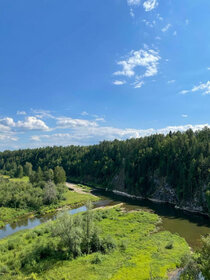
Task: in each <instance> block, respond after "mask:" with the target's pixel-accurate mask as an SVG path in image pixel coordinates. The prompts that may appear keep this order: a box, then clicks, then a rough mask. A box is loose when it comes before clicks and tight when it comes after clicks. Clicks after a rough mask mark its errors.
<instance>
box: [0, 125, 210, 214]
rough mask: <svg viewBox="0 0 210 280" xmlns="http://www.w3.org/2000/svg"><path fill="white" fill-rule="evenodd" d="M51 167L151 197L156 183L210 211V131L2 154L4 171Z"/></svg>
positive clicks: (70, 175)
mask: <svg viewBox="0 0 210 280" xmlns="http://www.w3.org/2000/svg"><path fill="white" fill-rule="evenodd" d="M26 162H28V163H31V164H32V165H33V168H34V170H36V171H38V169H39V168H41V169H42V171H43V172H44V169H45V168H46V167H47V169H55V168H56V166H62V167H63V168H64V170H65V172H66V175H67V178H68V179H69V180H70V179H77V180H79V181H81V182H83V183H89V184H93V185H94V184H95V185H97V184H98V185H100V186H101V187H104V188H107V187H108V188H115V187H116V186H117V187H118V188H121V189H124V190H126V191H127V192H129V193H132V194H137V195H143V196H146V197H147V196H150V195H151V194H152V193H153V192H154V191H155V189H156V186H157V182H161V181H163V182H165V183H167V184H168V185H169V186H171V187H172V188H173V189H174V190H175V192H176V195H177V197H178V199H179V201H193V200H194V199H195V197H196V200H197V201H199V203H200V205H202V206H204V207H207V202H208V203H209V209H210V184H209V181H210V180H209V179H210V172H209V168H210V129H209V128H207V127H206V128H204V129H203V130H201V131H196V132H193V131H192V130H188V131H186V132H184V133H181V132H175V133H171V132H170V133H169V134H168V135H166V136H164V135H162V134H157V135H152V136H149V137H143V138H138V139H129V140H126V141H118V140H114V141H110V142H109V141H104V142H101V143H100V144H98V145H92V146H87V147H79V146H68V147H46V148H39V149H26V150H18V151H4V152H2V153H0V169H1V170H2V171H1V172H3V173H4V174H7V173H10V172H11V170H16V168H15V167H16V166H17V169H21V168H19V166H23V170H24V166H25V165H26Z"/></svg>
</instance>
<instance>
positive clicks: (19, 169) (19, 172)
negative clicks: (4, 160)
mask: <svg viewBox="0 0 210 280" xmlns="http://www.w3.org/2000/svg"><path fill="white" fill-rule="evenodd" d="M0 172H1V174H2V175H8V176H9V177H10V178H22V177H23V176H28V177H29V180H30V182H31V183H32V184H35V183H36V184H39V183H40V182H46V181H54V183H55V184H59V183H64V182H66V172H65V170H64V169H63V167H61V166H56V167H55V168H54V169H52V168H48V167H47V166H44V167H43V169H42V168H41V167H40V166H38V168H37V170H33V165H32V164H31V163H30V162H26V163H25V164H24V165H23V166H22V165H21V164H18V165H17V164H16V162H14V161H13V162H12V164H11V165H9V167H8V166H7V168H6V169H5V168H3V170H0Z"/></svg>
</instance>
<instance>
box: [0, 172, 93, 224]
mask: <svg viewBox="0 0 210 280" xmlns="http://www.w3.org/2000/svg"><path fill="white" fill-rule="evenodd" d="M0 177H3V178H5V179H9V180H10V181H11V182H14V183H16V182H24V183H27V182H29V177H27V176H24V177H22V178H10V177H9V176H7V175H0ZM97 200H99V198H98V197H96V196H93V195H91V194H88V193H87V194H80V193H76V192H72V191H69V190H68V189H66V192H65V194H64V200H61V201H59V202H58V203H56V204H51V205H49V206H43V207H41V208H40V209H39V210H38V211H37V212H36V211H34V210H31V209H30V208H28V209H14V208H9V207H0V228H2V227H4V226H5V225H6V224H7V223H13V222H17V221H18V219H21V218H23V217H24V216H27V215H37V214H38V215H40V214H41V215H44V214H48V213H51V212H56V211H57V209H60V208H64V207H68V208H76V207H79V206H81V205H84V204H85V203H86V202H87V201H92V202H93V201H97Z"/></svg>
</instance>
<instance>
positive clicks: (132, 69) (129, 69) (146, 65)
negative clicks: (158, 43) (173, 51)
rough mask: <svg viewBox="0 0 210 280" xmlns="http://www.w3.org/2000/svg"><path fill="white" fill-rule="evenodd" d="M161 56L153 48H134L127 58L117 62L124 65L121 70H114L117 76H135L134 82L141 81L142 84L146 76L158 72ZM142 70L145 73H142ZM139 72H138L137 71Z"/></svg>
mask: <svg viewBox="0 0 210 280" xmlns="http://www.w3.org/2000/svg"><path fill="white" fill-rule="evenodd" d="M160 59H161V57H160V56H159V53H158V52H157V51H155V50H152V49H146V50H143V49H140V50H138V51H134V50H132V51H131V52H130V53H129V54H128V56H127V59H125V60H121V61H118V62H117V64H118V65H121V66H122V69H121V70H120V71H117V72H114V75H116V76H125V77H127V78H131V77H134V78H135V82H134V83H132V84H137V82H138V83H139V85H140V86H142V84H143V83H142V80H143V78H145V77H152V76H155V75H156V74H157V73H158V64H159V60H160ZM139 68H141V69H140V70H141V71H142V70H143V73H142V74H140V73H141V72H139ZM136 72H137V73H136Z"/></svg>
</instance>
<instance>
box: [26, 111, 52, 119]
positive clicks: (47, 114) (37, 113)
mask: <svg viewBox="0 0 210 280" xmlns="http://www.w3.org/2000/svg"><path fill="white" fill-rule="evenodd" d="M31 112H32V113H33V114H35V116H36V117H37V118H39V119H44V118H46V119H55V117H54V116H53V115H52V114H51V112H50V111H48V110H35V109H31Z"/></svg>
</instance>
